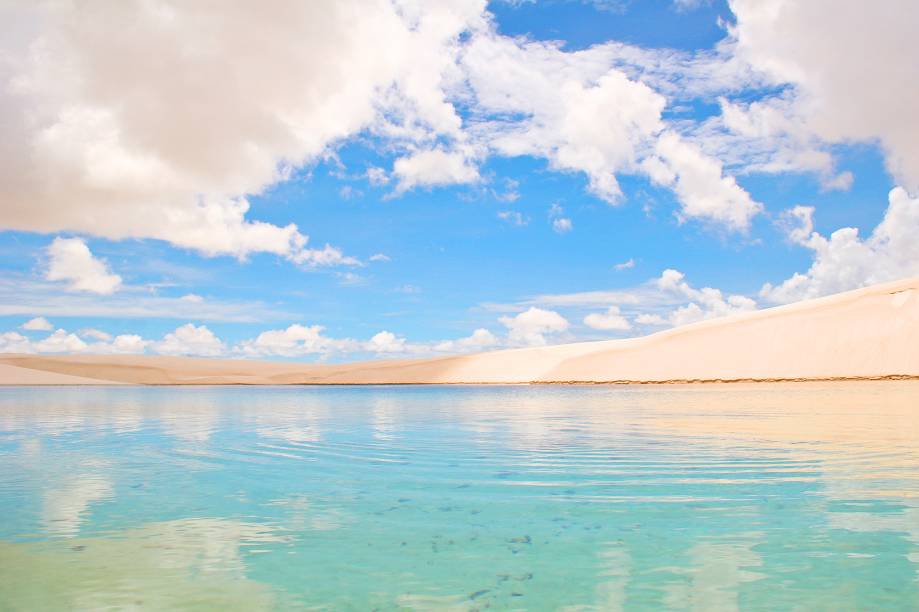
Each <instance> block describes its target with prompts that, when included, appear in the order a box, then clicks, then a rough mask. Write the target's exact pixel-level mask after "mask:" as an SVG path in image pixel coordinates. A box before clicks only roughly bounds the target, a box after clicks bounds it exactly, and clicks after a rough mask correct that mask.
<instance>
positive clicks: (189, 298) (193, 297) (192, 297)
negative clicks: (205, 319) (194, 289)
mask: <svg viewBox="0 0 919 612" xmlns="http://www.w3.org/2000/svg"><path fill="white" fill-rule="evenodd" d="M179 299H180V300H182V301H183V302H191V303H192V304H200V303H201V302H203V301H204V298H203V297H201V296H200V295H198V294H197V293H186V294H185V295H183V296H182V297H180V298H179Z"/></svg>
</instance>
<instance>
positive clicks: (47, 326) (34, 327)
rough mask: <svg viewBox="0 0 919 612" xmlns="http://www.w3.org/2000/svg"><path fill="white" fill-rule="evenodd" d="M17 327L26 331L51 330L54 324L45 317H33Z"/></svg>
mask: <svg viewBox="0 0 919 612" xmlns="http://www.w3.org/2000/svg"><path fill="white" fill-rule="evenodd" d="M19 327H21V328H22V329H24V330H26V331H51V330H52V329H54V326H53V325H51V322H50V321H49V320H48V319H46V318H45V317H35V318H34V319H29V320H28V321H26V322H25V323H23V324H22V325H20V326H19Z"/></svg>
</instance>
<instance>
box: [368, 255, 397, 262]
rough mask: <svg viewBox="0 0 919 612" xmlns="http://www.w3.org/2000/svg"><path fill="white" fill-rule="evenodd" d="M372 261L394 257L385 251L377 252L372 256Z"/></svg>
mask: <svg viewBox="0 0 919 612" xmlns="http://www.w3.org/2000/svg"><path fill="white" fill-rule="evenodd" d="M370 261H392V258H391V257H390V256H389V255H386V254H385V253H376V254H375V255H371V256H370Z"/></svg>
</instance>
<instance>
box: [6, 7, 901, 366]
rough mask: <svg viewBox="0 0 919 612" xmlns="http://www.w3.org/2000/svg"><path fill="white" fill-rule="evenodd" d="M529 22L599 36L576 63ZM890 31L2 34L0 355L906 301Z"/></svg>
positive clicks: (573, 49)
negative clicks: (696, 282) (816, 300)
mask: <svg viewBox="0 0 919 612" xmlns="http://www.w3.org/2000/svg"><path fill="white" fill-rule="evenodd" d="M652 5H653V6H652ZM546 11H568V12H570V13H571V15H573V16H575V17H578V16H579V18H581V19H585V20H587V19H597V20H598V23H599V22H601V21H602V18H604V17H603V13H604V11H606V12H607V13H609V12H610V11H612V12H613V13H615V14H614V15H612V17H613V18H612V19H611V20H610V21H609V22H603V23H607V24H608V25H609V30H610V32H611V34H610V35H608V36H605V35H604V33H603V32H600V33H598V34H596V36H594V38H592V39H579V38H578V37H579V36H580V34H578V33H577V32H576V31H574V30H572V31H571V32H569V33H568V34H570V36H566V32H559V31H558V30H557V27H556V26H555V25H554V24H553V19H552V15H550V14H549V13H546ZM630 11H632V12H636V11H650V12H649V15H650V16H652V17H653V18H654V19H657V20H660V21H661V22H662V23H663V22H666V24H669V26H670V27H669V29H668V28H660V30H662V31H672V32H674V33H673V35H672V36H673V39H672V40H664V41H660V40H651V38H652V35H653V34H655V32H654V31H652V30H655V28H647V26H645V27H646V29H647V31H643V30H641V29H635V30H634V31H627V32H616V31H615V27H616V21H615V18H616V17H619V21H620V22H625V21H627V17H628V13H629V12H630ZM617 12H618V13H617ZM681 20H682V21H681ZM687 20H692V21H691V22H690V21H687ZM582 23H586V22H582ZM635 23H640V21H636V22H635ZM645 23H648V20H647V19H646V20H645ZM652 23H653V22H652ZM687 24H690V25H688V26H687ZM692 24H695V25H692ZM674 26H679V27H674ZM917 26H919V8H917V7H916V6H915V5H914V3H912V2H909V1H908V0H891V1H890V2H885V3H882V4H881V5H879V6H871V7H866V6H865V5H864V4H863V3H860V2H856V1H854V0H851V1H843V2H838V1H830V0H813V1H810V2H793V1H792V0H731V1H730V2H728V3H727V4H723V3H720V2H712V3H692V2H689V3H687V2H673V3H668V2H661V3H648V4H647V5H645V6H641V7H638V6H632V5H630V4H622V5H621V6H620V5H617V6H615V7H612V8H610V7H605V8H604V6H603V4H602V3H578V2H574V1H570V2H564V1H561V0H559V2H555V3H549V4H548V5H542V6H540V5H538V4H534V3H528V2H494V3H491V4H489V3H486V2H485V1H484V0H431V1H426V2H420V1H418V2H416V1H412V0H335V1H334V2H308V3H303V2H297V1H294V0H276V1H275V2H271V3H269V5H267V6H263V5H259V6H255V5H253V4H252V3H245V2H229V3H217V2H196V3H181V2H172V1H168V0H155V1H153V2H149V1H140V0H128V1H125V2H117V3H112V2H103V1H101V0H100V1H96V2H88V3H81V4H80V5H79V6H76V5H74V4H72V3H61V2H53V1H48V2H35V3H4V4H2V5H0V120H2V123H3V132H4V138H2V139H0V160H2V163H0V248H3V249H4V250H5V251H6V252H9V253H15V257H13V256H11V257H10V258H9V259H10V262H9V263H8V264H7V265H6V266H5V267H4V271H3V275H2V277H0V316H3V317H5V318H8V319H9V322H10V325H9V328H10V329H11V331H8V332H6V333H3V334H2V335H0V352H109V353H111V352H114V353H143V352H150V353H160V354H190V355H201V356H218V355H236V356H242V357H278V358H295V357H304V356H315V357H319V358H332V359H334V358H339V357H342V356H348V355H399V354H402V355H407V354H438V353H443V352H456V351H469V350H481V349H486V348H494V347H502V346H525V345H543V344H547V343H554V342H561V341H571V340H577V339H590V338H601V337H615V336H617V335H619V336H622V335H632V334H638V333H646V332H648V331H651V330H654V329H661V328H664V327H666V326H674V325H682V324H686V323H689V322H693V321H698V320H701V319H705V318H710V317H715V316H722V315H725V314H731V313H734V312H743V311H747V310H752V309H755V308H758V307H762V306H766V305H771V304H781V303H788V302H792V301H796V300H800V299H805V298H811V297H818V296H821V295H826V294H829V293H833V292H838V291H843V290H847V289H852V288H856V287H860V286H864V285H866V284H871V283H875V282H882V281H886V280H893V279H895V278H900V277H904V276H909V275H915V274H919V241H917V240H915V238H914V237H915V235H916V233H917V231H919V137H917V136H919V118H917V113H916V110H915V109H916V108H919V79H917V78H916V77H917V76H919V75H917V69H916V66H915V62H914V61H912V58H911V56H910V54H909V53H906V52H904V49H909V48H911V43H912V37H913V35H914V32H915V31H916V29H917ZM693 28H695V31H699V32H702V31H703V30H704V31H706V32H710V35H709V36H708V39H706V40H703V41H700V40H696V39H692V38H691V37H689V38H686V37H681V35H680V34H678V33H677V32H680V31H683V32H684V34H685V32H690V33H692V32H693V31H694V29H693ZM583 29H585V30H587V29H589V28H586V27H585V28H583ZM619 34H621V36H620V35H619ZM875 160H876V161H875ZM862 185H865V187H864V189H865V191H864V192H861V191H858V189H859V188H860V187H861V186H862ZM881 194H883V197H881ZM861 198H865V199H861ZM867 198H870V199H867ZM885 200H886V202H885ZM838 201H842V202H845V205H842V206H837V207H835V208H834V202H838ZM815 202H819V203H820V205H819V206H818V205H816V204H815ZM885 206H886V208H885ZM824 214H826V215H827V216H828V217H830V221H828V223H832V225H827V226H820V225H818V224H819V223H821V217H822V215H824ZM639 236H640V238H639ZM626 244H627V245H628V247H627V249H628V250H626V247H625V246H623V245H626ZM100 253H101V254H100ZM394 253H397V254H398V255H394ZM728 259H733V260H737V262H738V263H736V264H728V263H727V261H726V260H728ZM745 260H748V261H745ZM732 265H733V267H732ZM686 266H689V268H690V269H691V270H692V273H691V274H692V277H693V278H703V279H704V281H703V282H704V284H716V283H717V284H720V285H722V286H729V287H732V289H731V290H722V289H717V288H714V287H711V286H708V287H702V288H696V287H695V286H693V285H691V284H690V283H689V281H687V280H686V279H687V274H686V273H684V272H683V271H678V268H679V269H680V270H685V268H686ZM575 270H576V271H575ZM547 271H548V272H547ZM486 277H489V278H486ZM415 279H422V283H421V286H419V284H417V281H415ZM751 283H755V284H756V286H753V285H751ZM611 285H612V286H617V287H619V288H618V289H615V290H608V289H605V288H606V287H610V286H611ZM575 287H577V290H574V291H572V289H573V288H575ZM598 287H599V289H598ZM459 289H463V293H460V292H459ZM202 293H205V294H206V296H202V295H201V294H202ZM463 301H464V303H461V302H463ZM434 313H437V314H434ZM55 318H57V319H60V318H66V319H67V320H68V327H69V328H71V329H73V330H74V331H66V329H65V328H56V327H54V326H53V325H52V324H51V323H49V320H50V319H55ZM176 319H180V320H184V321H185V322H184V323H183V324H181V325H178V326H177V327H176V326H175V320H176ZM139 320H143V321H144V323H143V326H142V327H144V329H139V328H137V322H138V321H139ZM269 321H270V322H272V323H273V324H276V325H275V326H274V327H270V326H266V325H265V323H266V322H269ZM215 326H218V327H221V330H220V331H221V332H222V335H223V336H226V338H224V337H221V336H220V335H218V334H216V333H215V332H214V331H213V330H212V329H211V327H215ZM368 326H370V327H368ZM106 327H107V328H106ZM101 328H106V329H104V330H103V329H101ZM115 328H117V330H115ZM329 330H334V331H335V332H337V333H335V334H334V335H333V334H331V333H330V332H329ZM391 330H392V331H391ZM470 330H471V331H470ZM117 331H121V332H122V333H117ZM445 332H448V333H449V336H447V333H445ZM41 334H44V335H43V336H41V337H39V335H41ZM445 336H447V338H446V339H444V338H445ZM360 338H364V339H360ZM409 338H413V339H412V340H410V339H409ZM415 338H417V339H415Z"/></svg>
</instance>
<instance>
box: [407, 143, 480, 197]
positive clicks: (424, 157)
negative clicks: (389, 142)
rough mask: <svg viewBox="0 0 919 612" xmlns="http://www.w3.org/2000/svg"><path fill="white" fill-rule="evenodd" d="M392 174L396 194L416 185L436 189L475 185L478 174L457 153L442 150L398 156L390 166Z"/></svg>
mask: <svg viewBox="0 0 919 612" xmlns="http://www.w3.org/2000/svg"><path fill="white" fill-rule="evenodd" d="M393 174H394V175H395V176H396V178H397V179H398V181H399V183H398V185H397V190H398V191H406V190H409V189H412V188H414V187H417V186H424V187H435V186H444V185H461V184H464V183H474V182H476V181H477V180H478V179H479V172H478V170H477V169H476V168H475V166H473V165H472V164H471V163H470V162H469V160H467V159H466V157H465V156H464V155H463V154H462V153H459V152H447V151H444V150H443V149H431V150H427V151H419V152H417V153H414V154H412V155H410V156H408V157H400V158H399V159H397V160H396V162H395V163H394V164H393Z"/></svg>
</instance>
